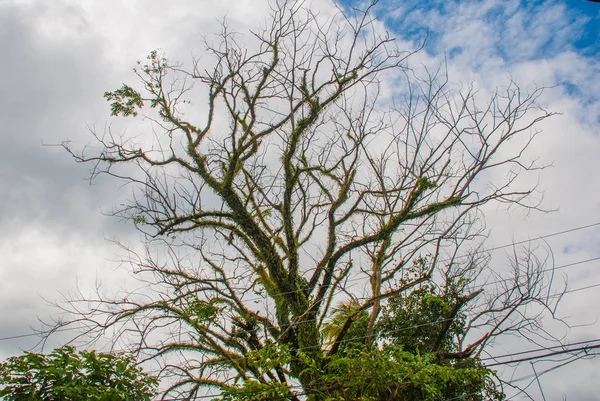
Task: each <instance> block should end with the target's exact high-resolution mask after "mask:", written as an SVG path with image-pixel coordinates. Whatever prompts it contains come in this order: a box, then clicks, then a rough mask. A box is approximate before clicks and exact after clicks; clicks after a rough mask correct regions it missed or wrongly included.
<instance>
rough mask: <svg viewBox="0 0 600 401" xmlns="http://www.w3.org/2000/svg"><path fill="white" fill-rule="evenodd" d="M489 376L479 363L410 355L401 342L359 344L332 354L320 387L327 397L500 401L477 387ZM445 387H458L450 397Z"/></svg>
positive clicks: (499, 396) (336, 398)
mask: <svg viewBox="0 0 600 401" xmlns="http://www.w3.org/2000/svg"><path fill="white" fill-rule="evenodd" d="M491 376H492V373H491V372H490V371H489V370H488V369H485V368H483V367H480V366H477V365H472V366H467V367H460V366H452V365H450V364H440V363H439V361H438V359H437V357H436V355H434V354H431V353H429V354H423V355H419V354H416V355H415V354H414V353H412V352H407V351H404V350H403V348H402V346H401V345H395V344H394V345H388V346H384V347H383V348H378V347H373V346H363V347H362V348H359V347H356V348H354V349H352V350H348V352H346V353H344V354H336V355H335V356H334V357H333V358H332V360H331V361H330V362H329V364H328V365H327V369H326V372H324V374H323V375H322V377H323V382H324V385H325V388H324V389H322V390H323V391H324V392H326V393H327V394H328V395H329V396H328V397H326V398H325V399H327V400H357V401H358V400H360V401H371V400H398V401H417V400H419V401H434V400H442V399H449V398H450V399H457V400H481V399H486V400H492V399H494V400H501V399H502V395H501V394H499V393H491V392H486V390H485V388H484V386H482V384H483V383H486V382H488V381H490V380H491ZM473 384H475V386H474V385H473ZM449 389H459V390H457V391H454V392H453V393H452V396H451V397H450V396H449V391H448V390H449ZM492 397H496V398H492Z"/></svg>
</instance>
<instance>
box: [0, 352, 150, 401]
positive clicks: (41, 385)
mask: <svg viewBox="0 0 600 401" xmlns="http://www.w3.org/2000/svg"><path fill="white" fill-rule="evenodd" d="M156 386H157V379H156V378H155V377H152V376H149V375H147V374H146V373H144V372H143V371H142V370H141V369H140V368H139V367H138V366H136V364H135V360H134V359H133V357H130V356H126V355H113V354H106V353H97V352H96V351H80V352H76V351H75V348H73V347H63V348H58V349H56V350H54V351H53V352H52V353H50V354H48V355H45V354H37V353H32V352H26V353H25V354H24V355H21V356H15V357H11V358H8V359H7V360H6V361H5V362H3V363H1V364H0V388H1V390H0V398H1V399H2V400H4V401H28V400H31V401H33V400H35V401H58V400H61V401H62V400H64V401H83V400H92V401H117V400H122V401H143V400H150V399H151V398H152V396H153V395H155V391H156Z"/></svg>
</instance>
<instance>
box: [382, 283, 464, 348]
mask: <svg viewBox="0 0 600 401" xmlns="http://www.w3.org/2000/svg"><path fill="white" fill-rule="evenodd" d="M456 302H457V300H456V299H455V297H453V296H452V294H451V293H450V292H445V293H442V294H440V293H439V290H438V289H437V288H436V287H434V286H433V285H423V286H421V287H419V288H416V289H414V290H413V291H411V292H409V293H408V294H402V295H398V296H396V297H392V298H391V299H390V300H389V304H388V305H387V306H386V308H385V309H384V311H383V317H382V318H381V320H380V322H379V323H378V332H379V335H380V338H382V339H385V340H387V341H389V342H392V343H395V344H400V345H402V346H403V347H404V349H405V350H406V351H409V352H412V353H417V352H428V351H431V350H432V349H433V347H434V345H435V344H434V343H435V341H436V340H437V337H438V334H439V333H440V330H441V329H442V327H443V325H444V321H445V319H446V318H447V317H448V315H449V313H450V312H451V311H452V308H453V306H454V305H455V304H456ZM463 329H464V315H463V314H461V313H458V314H457V316H455V317H454V319H453V321H452V323H451V325H450V328H449V330H448V333H447V334H446V335H445V336H444V338H443V339H442V342H441V344H440V346H439V350H443V351H448V352H452V351H457V349H456V342H455V341H454V340H455V339H456V337H457V336H459V335H461V334H462V333H463Z"/></svg>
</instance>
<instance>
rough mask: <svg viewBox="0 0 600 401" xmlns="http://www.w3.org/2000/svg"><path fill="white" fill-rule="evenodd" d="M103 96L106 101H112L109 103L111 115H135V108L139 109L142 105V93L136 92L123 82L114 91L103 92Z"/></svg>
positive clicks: (136, 113)
mask: <svg viewBox="0 0 600 401" xmlns="http://www.w3.org/2000/svg"><path fill="white" fill-rule="evenodd" d="M104 97H105V98H106V100H107V101H109V102H112V103H111V104H110V110H111V113H110V114H111V115H112V116H118V115H122V116H124V117H127V116H133V117H135V116H137V115H138V111H137V109H141V108H142V107H143V106H144V101H143V100H142V95H140V94H139V92H136V91H135V90H134V89H133V88H132V87H131V86H128V85H125V84H123V86H122V87H121V88H120V89H117V90H116V91H114V92H104Z"/></svg>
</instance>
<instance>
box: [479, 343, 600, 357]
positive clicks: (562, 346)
mask: <svg viewBox="0 0 600 401" xmlns="http://www.w3.org/2000/svg"><path fill="white" fill-rule="evenodd" d="M598 341H600V338H596V339H594V340H584V341H577V342H574V343H569V344H560V345H553V346H550V347H543V348H538V349H535V350H531V349H530V350H526V351H519V352H510V353H508V354H504V355H495V356H490V357H487V358H481V360H482V361H487V360H490V359H493V360H497V359H501V358H509V357H513V356H517V355H524V354H531V353H533V352H540V351H549V350H552V349H556V348H563V349H564V348H565V347H573V346H575V345H582V344H592V343H596V342H598Z"/></svg>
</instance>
